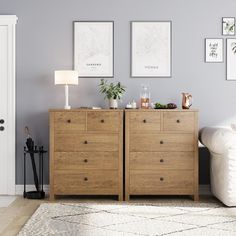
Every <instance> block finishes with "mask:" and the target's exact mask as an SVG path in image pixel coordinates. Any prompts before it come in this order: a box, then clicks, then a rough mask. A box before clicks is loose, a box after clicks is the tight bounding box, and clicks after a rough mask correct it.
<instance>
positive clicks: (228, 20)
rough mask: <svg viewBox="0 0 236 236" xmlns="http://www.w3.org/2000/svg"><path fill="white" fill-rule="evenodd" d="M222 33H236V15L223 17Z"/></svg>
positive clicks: (224, 34)
mask: <svg viewBox="0 0 236 236" xmlns="http://www.w3.org/2000/svg"><path fill="white" fill-rule="evenodd" d="M222 35H223V36H234V35H235V17H222Z"/></svg>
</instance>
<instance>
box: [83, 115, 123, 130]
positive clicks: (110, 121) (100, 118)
mask: <svg viewBox="0 0 236 236" xmlns="http://www.w3.org/2000/svg"><path fill="white" fill-rule="evenodd" d="M119 118H120V113H119V112H96V111H89V112H88V113H87V122H88V123H87V125H88V126H87V128H88V131H108V132H109V131H110V132H118V131H119V124H120V122H122V121H120V119H119ZM119 121H120V122H119Z"/></svg>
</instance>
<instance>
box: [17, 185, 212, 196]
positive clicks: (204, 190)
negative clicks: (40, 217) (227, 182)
mask: <svg viewBox="0 0 236 236" xmlns="http://www.w3.org/2000/svg"><path fill="white" fill-rule="evenodd" d="M43 189H44V191H45V193H46V194H49V185H44V186H43ZM34 190H35V187H34V185H26V191H34ZM23 192H24V185H20V184H17V185H16V195H22V194H23ZM199 195H212V193H211V191H210V185H199Z"/></svg>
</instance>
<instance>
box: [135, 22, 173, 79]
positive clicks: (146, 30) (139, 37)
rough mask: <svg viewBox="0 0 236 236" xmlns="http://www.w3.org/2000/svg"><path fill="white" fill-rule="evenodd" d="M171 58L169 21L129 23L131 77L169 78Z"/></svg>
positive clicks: (170, 28) (170, 24) (170, 25)
mask: <svg viewBox="0 0 236 236" xmlns="http://www.w3.org/2000/svg"><path fill="white" fill-rule="evenodd" d="M171 57H172V23H171V21H132V22H131V77H151V78H159V77H171V76H172V58H171Z"/></svg>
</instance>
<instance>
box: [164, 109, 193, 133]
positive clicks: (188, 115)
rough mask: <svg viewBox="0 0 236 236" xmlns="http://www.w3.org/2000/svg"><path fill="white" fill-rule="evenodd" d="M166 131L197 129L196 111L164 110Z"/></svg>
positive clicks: (191, 130) (190, 130)
mask: <svg viewBox="0 0 236 236" xmlns="http://www.w3.org/2000/svg"><path fill="white" fill-rule="evenodd" d="M163 118H164V122H163V124H164V131H185V132H193V131H194V129H195V120H194V112H181V111H180V112H164V114H163Z"/></svg>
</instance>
